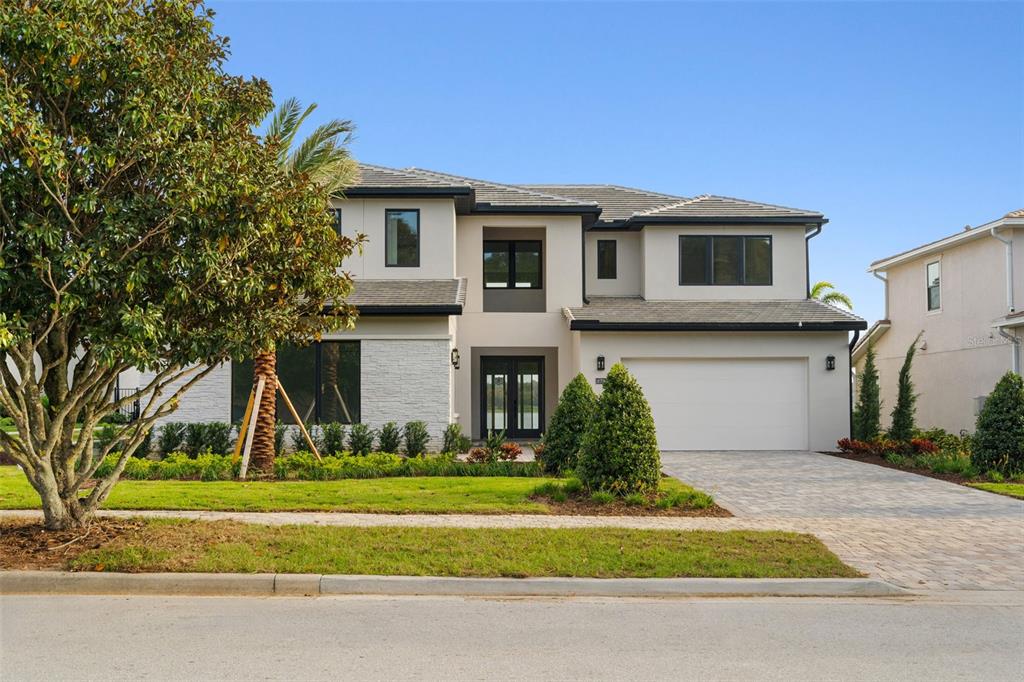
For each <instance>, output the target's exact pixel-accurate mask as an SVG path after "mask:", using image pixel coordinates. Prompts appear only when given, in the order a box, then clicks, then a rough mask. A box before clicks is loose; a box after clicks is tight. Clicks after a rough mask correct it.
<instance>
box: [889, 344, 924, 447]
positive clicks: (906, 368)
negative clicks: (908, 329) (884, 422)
mask: <svg viewBox="0 0 1024 682" xmlns="http://www.w3.org/2000/svg"><path fill="white" fill-rule="evenodd" d="M920 340H921V334H918V335H917V336H915V337H914V342H913V343H911V344H910V348H908V349H907V356H906V357H905V358H904V360H903V366H902V367H900V377H899V381H898V383H897V386H896V406H895V407H894V408H892V424H891V425H890V426H889V438H892V439H893V440H910V439H911V438H913V437H914V411H915V403H916V402H917V395H915V394H914V382H913V381H912V380H911V378H910V370H911V367H912V366H913V364H914V353H916V352H917V342H918V341H920Z"/></svg>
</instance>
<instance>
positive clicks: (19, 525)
mask: <svg viewBox="0 0 1024 682" xmlns="http://www.w3.org/2000/svg"><path fill="white" fill-rule="evenodd" d="M145 525H146V524H145V521H139V520H120V519H94V520H93V521H92V522H91V523H90V524H89V525H88V527H86V528H76V529H74V530H60V531H53V530H46V529H45V528H43V526H42V524H40V523H37V522H33V521H3V522H0V570H6V571H14V570H29V569H31V570H40V569H50V570H56V569H64V568H66V565H67V562H68V561H70V560H71V559H74V558H75V557H77V556H78V555H79V554H81V553H82V552H85V551H86V550H90V549H99V548H100V547H102V546H103V545H105V544H107V543H109V542H110V541H111V540H114V539H116V538H119V537H122V536H124V535H128V534H133V533H136V532H138V531H140V530H141V529H142V528H143V527H144V526H145Z"/></svg>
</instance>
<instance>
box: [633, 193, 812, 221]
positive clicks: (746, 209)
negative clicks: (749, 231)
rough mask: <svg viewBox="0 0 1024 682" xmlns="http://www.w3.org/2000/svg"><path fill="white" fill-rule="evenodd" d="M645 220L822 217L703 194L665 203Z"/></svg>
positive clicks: (780, 207)
mask: <svg viewBox="0 0 1024 682" xmlns="http://www.w3.org/2000/svg"><path fill="white" fill-rule="evenodd" d="M643 216H644V217H651V218H698V219H699V218H714V219H722V218H736V219H744V218H808V219H811V220H819V219H821V218H822V217H823V216H822V214H821V213H818V212H817V211H806V210H804V209H801V208H789V207H786V206H776V205H775V204H762V203H759V202H756V201H747V200H746V199H734V198H732V197H720V196H714V195H710V194H703V195H701V196H699V197H694V198H693V199H683V200H681V201H677V202H675V203H671V204H666V205H664V206H660V207H658V208H655V209H651V210H649V211H644V213H643Z"/></svg>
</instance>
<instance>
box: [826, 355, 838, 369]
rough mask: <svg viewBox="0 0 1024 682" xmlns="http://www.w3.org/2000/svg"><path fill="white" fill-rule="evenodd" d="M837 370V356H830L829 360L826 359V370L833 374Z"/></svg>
mask: <svg viewBox="0 0 1024 682" xmlns="http://www.w3.org/2000/svg"><path fill="white" fill-rule="evenodd" d="M835 368H836V356H834V355H830V356H828V357H827V358H825V369H827V370H828V371H830V372H831V371H832V370H834V369H835Z"/></svg>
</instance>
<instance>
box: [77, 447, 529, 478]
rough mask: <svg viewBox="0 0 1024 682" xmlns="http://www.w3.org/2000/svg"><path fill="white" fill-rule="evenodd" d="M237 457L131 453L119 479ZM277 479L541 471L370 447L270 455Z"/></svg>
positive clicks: (234, 468)
mask: <svg viewBox="0 0 1024 682" xmlns="http://www.w3.org/2000/svg"><path fill="white" fill-rule="evenodd" d="M117 460H118V455H117V454H113V455H110V456H108V457H107V458H106V459H105V460H103V464H101V465H100V467H99V469H98V470H97V471H96V476H105V475H107V474H109V473H110V472H111V471H113V469H114V467H115V466H117ZM239 465H240V462H239V460H236V459H234V458H233V457H232V456H231V455H209V454H207V455H199V456H198V457H195V458H192V457H189V456H188V455H186V454H185V453H183V452H175V453H172V454H170V455H168V456H167V457H166V458H164V459H162V460H159V461H153V460H148V459H136V458H132V459H130V460H129V461H128V463H127V465H126V466H125V469H124V472H123V473H122V474H121V478H123V479H129V480H136V481H160V480H200V481H230V480H232V479H235V478H237V477H238V470H239ZM274 475H275V477H276V478H278V479H279V480H296V481H329V480H337V479H345V478H388V477H395V476H516V477H539V476H543V475H544V473H543V471H541V468H540V466H539V465H538V464H537V463H536V462H494V463H491V464H473V463H470V462H460V461H458V460H456V459H455V458H454V457H452V456H448V455H437V456H424V457H409V458H406V457H401V456H400V455H392V454H388V453H382V452H376V453H373V454H370V455H366V456H358V455H351V454H348V453H343V454H341V455H339V456H336V457H324V458H323V461H322V462H320V461H317V459H316V457H315V456H314V455H313V454H312V453H310V452H297V453H295V454H293V455H288V456H286V457H278V458H277V459H275V460H274Z"/></svg>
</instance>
